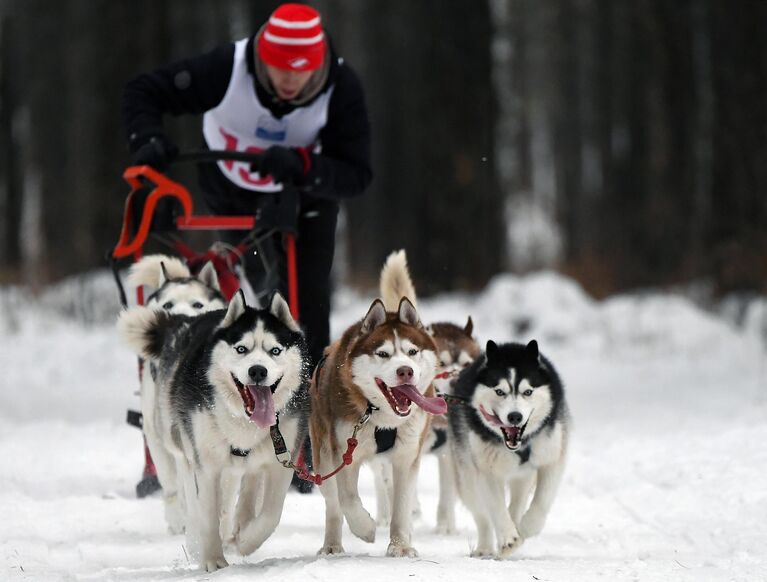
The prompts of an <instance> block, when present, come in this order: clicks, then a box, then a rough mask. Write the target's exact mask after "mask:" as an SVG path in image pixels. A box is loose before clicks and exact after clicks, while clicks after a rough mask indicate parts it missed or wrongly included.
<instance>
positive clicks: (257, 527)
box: [234, 521, 274, 556]
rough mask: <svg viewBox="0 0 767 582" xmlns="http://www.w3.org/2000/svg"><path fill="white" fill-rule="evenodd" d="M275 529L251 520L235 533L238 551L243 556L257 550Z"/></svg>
mask: <svg viewBox="0 0 767 582" xmlns="http://www.w3.org/2000/svg"><path fill="white" fill-rule="evenodd" d="M273 531H274V530H273V529H270V528H265V527H264V525H263V523H262V522H258V521H251V522H250V524H249V525H248V526H247V527H246V528H244V529H242V530H240V531H238V532H237V533H236V534H235V538H234V542H235V544H236V545H237V551H238V552H239V553H240V554H242V555H243V556H247V555H250V554H252V553H253V552H255V551H256V550H257V549H258V548H260V547H261V545H262V544H263V543H264V542H265V541H266V539H267V538H268V537H269V536H270V535H271V534H272V532H273Z"/></svg>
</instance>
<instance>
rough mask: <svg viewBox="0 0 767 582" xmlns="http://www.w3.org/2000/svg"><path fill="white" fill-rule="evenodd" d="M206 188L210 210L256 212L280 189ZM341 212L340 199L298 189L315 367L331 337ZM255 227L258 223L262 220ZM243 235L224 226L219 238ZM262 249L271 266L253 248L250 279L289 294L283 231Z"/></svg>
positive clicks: (302, 293) (299, 256) (304, 316)
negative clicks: (267, 191) (333, 272)
mask: <svg viewBox="0 0 767 582" xmlns="http://www.w3.org/2000/svg"><path fill="white" fill-rule="evenodd" d="M203 186H205V183H204V181H203ZM213 190H215V189H213ZM203 191H204V192H205V202H206V204H207V205H208V207H209V208H210V210H211V212H213V213H214V214H231V215H256V214H258V213H259V209H260V208H262V207H264V205H266V204H268V202H269V199H270V198H269V197H271V196H279V195H280V194H275V195H272V194H258V193H255V192H245V191H242V190H239V191H232V190H231V189H227V192H225V193H223V192H220V193H216V192H211V191H210V190H209V189H207V188H204V190H203ZM337 218H338V203H337V202H336V201H335V200H328V199H321V198H313V197H311V196H307V195H304V194H301V195H299V210H298V218H297V233H298V234H297V237H296V263H297V271H298V309H299V323H300V324H301V327H302V328H303V330H304V331H305V332H306V340H307V345H308V348H309V356H310V358H311V364H312V369H313V368H314V365H315V364H316V363H317V362H318V361H319V359H320V357H321V356H322V351H323V350H324V349H325V346H327V345H328V344H329V343H330V296H331V291H332V288H331V282H330V270H331V268H332V266H333V253H334V250H335V234H336V222H337ZM256 228H257V229H259V225H258V224H257V225H256ZM262 228H268V225H262ZM243 236H244V234H243V233H242V232H241V231H223V232H221V240H222V241H225V242H228V243H229V244H237V243H238V242H239V241H240V240H242V237H243ZM259 252H261V253H264V254H265V255H266V256H265V259H266V262H267V263H268V264H269V265H271V266H272V271H271V272H269V271H265V270H264V268H263V261H262V260H261V258H260V257H259V256H258V255H256V254H253V252H249V253H247V255H246V257H245V259H244V260H245V271H246V275H247V278H248V282H249V283H250V285H251V287H253V290H254V291H256V293H259V292H261V291H271V290H273V289H278V290H279V291H280V293H282V294H283V296H284V297H285V299H286V300H287V299H288V282H287V261H286V253H285V248H284V245H283V236H282V234H281V233H279V232H278V233H275V234H273V235H272V236H270V237H268V238H267V239H266V240H264V241H263V242H262V245H261V248H260V251H259Z"/></svg>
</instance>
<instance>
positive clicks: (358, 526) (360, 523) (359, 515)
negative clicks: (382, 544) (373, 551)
mask: <svg viewBox="0 0 767 582" xmlns="http://www.w3.org/2000/svg"><path fill="white" fill-rule="evenodd" d="M346 522H347V523H348V524H349V529H350V530H352V533H353V534H354V535H355V536H357V537H358V538H360V539H361V540H362V541H364V542H368V543H369V544H372V543H373V542H374V541H375V540H376V522H375V521H373V518H372V517H370V514H369V513H368V512H367V511H365V510H364V509H359V510H354V511H350V512H349V514H348V515H347V516H346Z"/></svg>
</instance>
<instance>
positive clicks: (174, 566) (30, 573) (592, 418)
mask: <svg viewBox="0 0 767 582" xmlns="http://www.w3.org/2000/svg"><path fill="white" fill-rule="evenodd" d="M86 283H87V284H85V283H81V282H73V283H70V284H69V285H68V286H61V287H58V288H57V289H56V290H54V291H52V292H49V293H48V294H46V296H44V297H43V299H42V301H40V302H36V303H31V302H29V301H28V300H27V299H26V298H25V297H24V296H23V294H21V293H20V292H18V291H17V290H10V289H6V290H0V370H1V371H2V376H0V378H2V379H0V552H1V554H0V555H1V556H2V561H1V562H0V579H1V580H16V579H18V580H35V581H52V580H72V579H76V580H126V581H127V580H131V581H133V580H139V581H148V580H208V579H210V580H226V581H235V580H254V579H258V580H279V581H281V582H282V581H289V580H299V579H300V580H305V579H308V580H328V581H330V580H332V581H333V582H338V581H342V582H343V581H351V580H357V579H363V580H365V581H366V582H376V581H378V580H387V581H388V580H430V581H431V580H456V581H461V582H465V581H467V580H488V581H489V580H502V579H504V580H519V581H524V580H549V581H574V582H578V581H584V580H606V581H614V580H641V581H655V580H657V581H664V582H665V581H669V580H690V581H692V580H695V581H701V580H715V581H719V580H721V581H725V580H727V581H729V580H738V581H740V580H743V581H746V580H748V581H756V580H767V363H766V362H765V355H766V354H767V349H766V347H765V345H764V342H765V339H764V338H765V334H764V333H763V332H764V327H765V325H766V324H767V309H765V303H764V302H762V303H755V304H754V310H755V311H754V312H752V313H751V314H750V315H749V317H747V318H746V321H750V322H751V324H750V325H749V326H748V327H747V328H746V329H744V330H743V329H741V330H736V329H735V328H733V327H732V326H731V325H730V324H728V323H726V322H725V321H724V320H722V319H719V318H717V317H715V316H712V315H710V314H707V313H705V312H702V311H700V310H698V309H697V308H695V307H694V306H693V305H692V304H691V303H689V302H688V301H686V300H685V299H683V298H681V297H678V296H672V295H661V294H653V295H643V296H628V297H619V298H614V299H611V300H608V301H605V302H595V301H593V300H591V299H590V298H588V297H587V296H586V295H585V294H584V293H583V292H582V291H581V289H580V288H579V287H578V286H577V285H576V284H574V283H573V282H572V281H569V280H567V279H564V278H562V277H559V276H557V275H554V274H551V273H541V274H536V275H531V276H528V277H524V278H520V277H514V276H511V275H504V276H500V277H498V278H497V279H496V280H495V281H493V283H492V284H491V285H489V286H488V288H487V289H486V290H485V291H484V292H483V293H481V294H479V295H476V296H462V295H446V296H443V297H439V298H435V299H432V300H429V301H422V302H421V304H420V312H421V315H422V318H423V320H424V321H437V320H452V321H456V322H459V323H463V322H464V321H465V318H466V316H467V315H469V314H471V316H472V317H473V319H474V322H475V330H476V332H477V334H478V336H479V338H480V339H481V340H482V341H484V340H487V339H494V340H497V341H507V340H512V339H517V340H527V339H529V338H533V337H534V338H536V339H538V341H539V344H540V346H541V349H542V351H543V352H544V353H546V354H547V355H548V356H549V358H550V359H551V360H552V361H553V362H554V363H555V364H556V365H557V367H558V369H559V371H560V373H561V375H562V378H563V379H564V381H565V384H566V390H567V397H568V399H569V402H570V406H571V409H572V413H573V417H574V420H575V429H574V433H573V440H572V445H571V454H570V460H569V464H568V468H567V472H566V477H565V479H564V481H563V484H562V487H561V490H560V494H559V497H558V499H557V501H556V503H555V505H554V508H553V509H552V512H551V514H550V516H549V520H548V523H547V525H546V527H545V528H544V530H543V533H542V534H541V535H540V536H538V537H537V538H533V539H530V540H528V541H526V542H525V544H524V545H523V546H522V548H521V549H520V550H519V552H518V553H517V554H516V556H515V557H514V558H513V559H511V560H508V561H503V562H502V561H496V560H478V559H472V558H469V557H468V554H469V552H470V550H471V548H472V547H473V546H474V545H475V544H476V532H475V530H474V524H473V522H472V520H471V518H470V515H469V514H468V512H467V511H466V510H465V509H463V508H460V509H459V513H458V519H459V526H460V533H459V534H457V535H454V536H442V535H437V534H435V533H434V532H433V529H434V525H435V512H436V498H437V490H436V479H435V474H436V463H435V462H434V459H433V458H427V459H426V461H425V463H424V467H423V471H422V474H421V478H420V483H419V493H420V499H421V504H422V507H423V516H422V517H421V519H420V520H419V521H418V522H417V523H416V528H415V532H414V545H415V546H416V548H417V549H418V550H419V552H420V556H419V557H418V558H416V559H393V558H386V557H384V553H385V550H386V545H387V537H388V535H387V534H388V532H387V531H385V530H383V529H380V530H379V531H378V534H377V540H376V542H375V543H374V544H372V545H368V544H365V543H363V542H362V541H360V540H358V539H356V538H354V537H353V536H352V535H351V534H350V533H349V532H348V530H346V531H345V534H344V535H345V540H344V543H345V547H346V550H347V554H346V555H344V556H338V557H331V558H327V557H318V556H317V555H316V551H317V549H318V548H319V547H320V545H321V542H322V533H323V522H324V506H323V501H322V496H321V495H320V494H319V492H318V491H315V492H314V493H313V494H312V495H299V494H298V493H295V492H291V493H290V494H289V495H288V498H287V502H286V505H285V511H284V515H283V520H282V523H281V525H280V526H279V528H278V529H277V532H276V533H275V535H274V536H273V537H272V538H271V539H269V540H268V541H267V542H266V543H265V544H264V546H263V547H262V548H261V549H259V550H258V551H257V552H256V553H255V554H253V555H251V556H248V557H245V558H242V557H239V556H237V555H235V554H228V555H227V557H228V559H229V561H230V563H231V564H232V565H231V566H230V567H229V568H226V569H224V570H221V571H219V572H216V573H214V574H206V573H204V572H201V571H199V570H198V569H196V568H195V567H194V565H193V564H190V562H189V560H188V558H187V555H186V551H185V549H184V546H183V544H184V538H183V536H172V535H169V534H168V533H166V528H165V523H164V520H163V515H162V508H161V502H160V500H159V499H157V498H152V499H148V500H137V499H136V498H135V495H134V486H135V483H136V481H137V478H138V476H139V472H140V470H141V467H142V466H143V458H142V445H141V437H140V433H139V432H138V431H137V430H136V429H134V428H131V427H129V426H127V425H126V424H124V421H123V419H124V414H125V409H126V408H127V407H130V406H133V407H135V405H136V404H137V398H136V396H135V394H134V393H135V390H136V388H137V385H138V384H137V379H136V362H135V360H134V358H133V357H132V356H131V355H130V354H129V353H128V351H127V350H126V349H124V348H123V347H122V346H121V345H120V344H119V342H118V338H117V337H116V334H115V331H114V328H113V326H112V325H110V324H108V323H100V322H102V321H104V320H105V319H108V314H109V313H110V309H113V307H114V306H113V304H110V303H109V301H104V299H103V297H106V296H107V295H108V296H109V297H113V296H114V290H113V288H112V287H111V282H110V281H109V280H108V278H105V277H104V276H99V277H96V278H95V280H92V281H91V280H89V281H87V282H86ZM73 297H74V298H76V300H74V301H73ZM371 299H372V298H371V297H359V296H357V295H355V294H352V293H349V292H339V293H338V294H337V297H336V308H335V310H334V314H333V330H334V333H335V334H336V335H338V334H339V333H340V332H341V331H342V330H343V328H344V327H345V326H346V325H347V324H349V323H351V322H352V321H354V320H356V319H357V318H359V317H361V316H362V315H364V313H365V311H366V309H367V307H368V305H369V303H370V300H371ZM759 310H761V311H759ZM62 313H66V315H62ZM105 314H107V315H105ZM749 318H750V319H749ZM362 489H363V500H364V501H365V503H366V505H367V506H368V508H369V509H370V510H371V511H372V510H373V509H374V505H375V501H374V495H373V489H372V479H371V478H370V475H369V474H364V475H363V483H362Z"/></svg>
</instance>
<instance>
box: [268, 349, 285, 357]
mask: <svg viewBox="0 0 767 582" xmlns="http://www.w3.org/2000/svg"><path fill="white" fill-rule="evenodd" d="M269 353H270V354H272V355H273V356H279V355H280V354H281V353H282V350H281V349H280V348H272V349H271V350H269Z"/></svg>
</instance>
